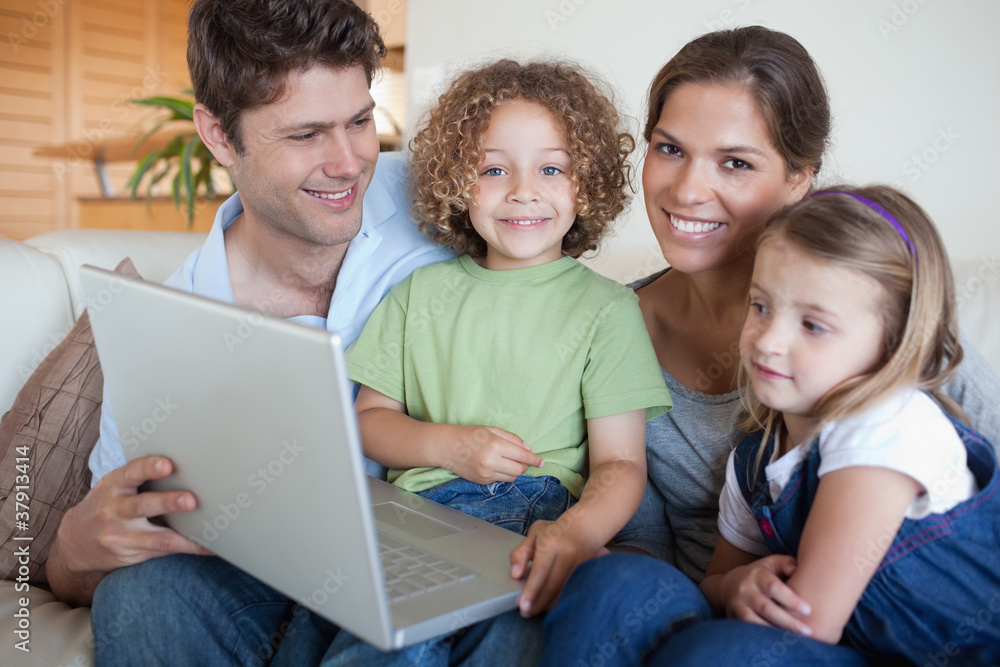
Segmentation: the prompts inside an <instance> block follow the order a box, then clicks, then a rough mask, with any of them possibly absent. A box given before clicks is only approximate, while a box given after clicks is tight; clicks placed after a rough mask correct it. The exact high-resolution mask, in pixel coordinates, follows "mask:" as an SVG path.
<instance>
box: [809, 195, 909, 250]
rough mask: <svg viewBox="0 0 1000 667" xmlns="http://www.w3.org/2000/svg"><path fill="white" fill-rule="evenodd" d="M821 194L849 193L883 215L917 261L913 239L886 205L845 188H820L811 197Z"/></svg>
mask: <svg viewBox="0 0 1000 667" xmlns="http://www.w3.org/2000/svg"><path fill="white" fill-rule="evenodd" d="M819 195H847V196H848V197H853V198H854V199H857V200H858V201H859V202H861V203H862V204H864V205H865V206H867V207H868V208H870V209H871V210H873V211H875V212H876V213H878V214H879V215H881V216H882V217H883V218H885V220H886V222H888V223H889V224H890V225H892V226H893V228H894V229H895V230H896V232H897V233H899V235H900V236H901V237H902V238H903V241H905V242H906V247H907V248H909V249H910V255H911V256H912V257H913V261H917V248H916V247H915V246H914V245H913V241H911V240H910V237H909V236H907V234H906V230H905V229H903V225H901V224H899V220H897V219H896V216H894V215H893V214H892V213H889V211H888V210H886V208H885V207H884V206H882V205H881V204H878V203H876V202H873V201H872V200H871V199H869V198H868V197H863V196H861V195H859V194H855V193H853V192H844V191H843V190H820V191H819V192H814V193H813V194H811V195H810V197H818V196H819Z"/></svg>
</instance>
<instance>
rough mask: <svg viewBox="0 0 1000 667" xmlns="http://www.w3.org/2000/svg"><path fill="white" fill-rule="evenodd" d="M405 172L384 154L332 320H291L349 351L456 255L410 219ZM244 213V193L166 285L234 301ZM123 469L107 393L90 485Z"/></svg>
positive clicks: (226, 206) (399, 157) (373, 468)
mask: <svg viewBox="0 0 1000 667" xmlns="http://www.w3.org/2000/svg"><path fill="white" fill-rule="evenodd" d="M406 170H407V163H406V158H405V155H404V154H403V153H382V154H380V155H379V159H378V163H377V165H376V168H375V174H374V176H373V177H372V182H371V183H370V184H369V186H368V189H367V191H366V192H365V195H364V202H363V203H364V209H363V216H362V221H361V231H359V232H358V235H357V236H355V237H354V238H353V239H352V240H351V242H350V244H349V245H348V246H347V254H346V255H345V256H344V262H343V264H342V265H341V267H340V273H339V274H338V275H337V285H336V287H335V288H334V291H333V297H332V298H331V300H330V311H329V313H328V314H327V317H326V319H323V318H321V317H316V316H312V315H303V316H299V317H293V318H291V319H292V321H295V322H300V323H303V324H308V325H310V326H314V327H317V328H321V327H325V328H326V329H328V330H329V331H336V332H337V333H338V334H340V336H341V338H342V339H343V341H344V347H345V348H346V347H347V346H348V345H350V344H351V343H353V342H354V341H355V340H356V339H357V338H358V336H360V335H361V330H362V329H363V328H364V326H365V322H367V321H368V317H369V316H370V315H371V314H372V311H373V310H375V306H377V305H378V303H379V301H381V300H382V297H384V296H385V295H386V294H387V293H388V292H389V289H390V288H391V287H392V286H393V285H395V284H396V283H398V282H399V281H400V280H402V279H403V278H405V277H406V276H408V275H410V273H411V272H412V271H413V270H414V269H415V268H417V267H418V266H424V265H425V264H431V263H432V262H438V261H441V260H444V259H451V258H452V257H453V256H454V253H452V252H451V251H450V250H447V249H445V248H442V247H440V246H438V245H436V244H435V243H434V242H432V241H431V240H430V239H428V238H427V237H426V236H424V235H423V234H421V233H420V230H418V229H417V226H416V225H415V224H414V223H413V221H412V220H411V219H410V215H409V209H410V204H411V201H410V198H409V196H408V195H407V174H406ZM242 212H243V203H242V202H241V201H240V198H239V194H238V193H237V194H234V195H233V196H232V197H230V198H229V199H228V200H226V201H225V203H223V204H222V206H220V207H219V210H218V212H217V213H216V215H215V223H214V224H213V225H212V229H211V231H209V233H208V237H207V238H206V239H205V244H204V245H203V246H202V247H200V248H198V249H197V250H195V251H194V252H192V253H191V254H190V255H189V256H188V258H187V261H185V262H184V265H183V266H181V268H180V269H178V270H177V271H176V272H175V273H174V274H173V275H172V276H170V277H169V278H168V279H167V280H166V282H164V285H166V286H168V287H173V288H175V289H179V290H183V291H185V292H191V293H193V294H198V295H201V296H205V297H208V298H211V299H216V300H218V301H223V302H225V303H233V301H234V299H233V286H232V283H230V281H229V264H228V261H227V260H226V247H225V241H224V239H223V232H224V231H225V229H226V228H227V227H229V225H231V224H232V223H233V221H235V220H236V218H237V217H239V215H240V214H241V213H242ZM355 391H356V388H355ZM123 465H125V454H124V451H123V449H122V441H121V439H120V437H119V430H118V425H117V424H116V423H115V418H114V414H113V412H112V410H111V405H110V403H109V401H108V393H107V390H106V389H105V392H104V403H103V405H102V409H101V438H100V440H99V441H98V443H97V445H96V446H95V447H94V451H93V452H92V453H91V455H90V470H91V472H93V480H92V482H91V484H96V483H97V480H99V479H100V478H101V477H103V476H104V475H105V474H106V473H108V472H110V471H111V470H114V469H115V468H118V467H121V466H123ZM367 470H368V473H369V474H379V473H380V472H381V471H382V470H384V469H382V468H381V466H377V465H376V464H374V463H372V462H370V461H369V462H368V465H367Z"/></svg>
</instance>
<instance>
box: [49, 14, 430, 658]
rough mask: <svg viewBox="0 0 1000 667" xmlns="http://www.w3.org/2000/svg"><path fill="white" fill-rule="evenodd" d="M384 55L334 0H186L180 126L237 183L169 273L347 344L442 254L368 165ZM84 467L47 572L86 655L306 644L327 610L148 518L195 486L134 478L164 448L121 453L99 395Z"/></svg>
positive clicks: (398, 170) (394, 179)
mask: <svg viewBox="0 0 1000 667" xmlns="http://www.w3.org/2000/svg"><path fill="white" fill-rule="evenodd" d="M384 55H385V46H384V44H383V43H382V40H381V38H380V37H379V34H378V28H377V26H376V25H375V23H374V22H373V20H372V19H371V17H370V16H368V15H367V14H365V13H364V12H363V11H362V10H360V9H359V8H358V7H357V6H356V5H354V4H353V3H352V2H350V1H349V0H243V1H241V2H238V3H234V2H230V1H229V0H196V2H195V3H194V4H193V6H192V8H191V13H190V18H189V36H188V65H189V67H190V70H191V78H192V83H193V86H194V91H195V98H196V100H197V102H198V103H197V105H196V106H195V117H194V119H195V126H196V128H197V130H198V133H199V135H200V136H201V138H202V139H203V141H204V142H205V144H206V146H207V147H208V148H209V150H211V151H212V153H213V155H215V156H216V158H217V159H218V160H219V162H220V163H222V164H223V165H225V166H227V167H228V168H229V170H230V173H231V174H232V177H233V181H234V182H235V183H236V186H237V191H238V194H236V195H234V196H233V197H232V198H231V199H230V200H228V201H227V202H226V203H225V204H223V206H222V207H221V208H220V209H219V212H218V214H217V216H216V220H215V225H214V226H213V228H212V230H211V232H210V233H209V236H208V238H207V239H206V241H205V245H204V246H203V247H202V248H201V249H199V250H198V251H196V252H195V253H193V254H192V255H191V257H189V259H188V261H187V262H186V263H185V264H184V266H183V267H181V269H180V270H179V271H178V272H177V273H175V274H174V275H173V276H172V277H171V278H170V279H168V281H167V284H168V285H171V286H174V287H178V288H180V289H184V290H187V291H191V292H195V293H198V294H202V295H204V296H208V297H212V298H216V299H218V300H221V301H228V302H232V303H235V304H237V305H240V306H243V307H247V308H251V309H255V310H257V311H259V312H261V313H264V314H266V315H271V316H277V317H283V318H291V319H295V320H297V321H302V322H305V323H307V324H312V325H314V326H324V327H326V328H328V329H331V330H337V331H338V332H339V333H340V334H341V336H342V337H343V338H344V339H345V342H347V343H350V342H352V341H353V340H354V339H355V338H356V337H357V336H358V335H359V334H360V332H361V329H362V327H363V326H364V323H365V321H366V320H367V319H368V316H369V315H370V314H371V311H372V310H373V309H374V307H375V306H376V304H377V303H378V301H379V300H380V299H381V298H382V296H384V295H385V293H386V292H388V290H389V288H390V287H391V286H392V285H393V284H395V283H396V282H398V281H399V280H401V279H402V278H404V277H405V276H406V275H408V274H409V273H410V272H411V271H412V270H413V269H414V268H416V267H418V266H421V265H423V264H427V263H430V262H433V261H438V260H441V259H445V258H447V257H449V256H450V255H449V253H447V252H446V251H444V250H442V249H440V248H437V247H436V246H434V245H433V244H432V243H431V242H430V241H429V240H427V239H425V238H424V237H423V236H422V235H421V234H420V233H419V232H418V231H417V228H416V226H415V225H414V224H413V223H412V222H411V221H410V219H409V216H408V209H409V205H410V202H409V199H408V198H407V196H406V193H405V165H404V164H403V163H402V162H401V161H400V160H398V159H397V158H396V157H395V156H383V158H382V161H381V162H380V164H379V167H378V169H376V161H377V160H379V154H378V148H379V147H378V138H377V136H376V133H375V126H374V123H373V120H372V111H373V108H374V106H375V103H374V101H373V100H372V97H371V95H370V93H369V87H370V84H371V81H372V77H373V76H374V74H375V73H376V71H377V68H378V66H379V62H380V60H381V58H382V57H383V56H384ZM91 468H92V470H93V471H94V478H95V480H96V481H95V484H94V486H93V488H92V489H91V491H90V493H89V494H88V495H87V496H86V497H85V498H84V500H83V501H82V502H81V503H80V504H79V505H78V506H77V507H75V508H73V509H72V510H70V511H69V512H67V514H66V516H65V517H64V519H63V522H62V525H61V526H60V528H59V532H58V535H57V539H56V542H55V544H54V545H53V548H52V551H51V553H50V556H49V561H48V573H49V582H50V584H51V586H52V590H53V591H54V592H55V593H56V595H57V596H58V597H60V598H61V599H63V600H66V601H68V602H72V603H74V604H81V605H83V604H90V603H91V601H93V602H94V610H93V624H94V629H95V642H96V646H95V650H96V651H97V654H98V660H99V661H107V662H117V663H122V664H124V663H126V662H128V663H130V664H150V660H154V659H158V660H162V661H163V662H164V664H193V663H200V664H226V663H229V662H238V663H242V664H262V663H264V662H266V661H268V660H270V659H271V657H272V656H274V655H275V653H276V652H277V653H278V658H279V659H283V660H288V661H289V662H290V663H292V664H305V663H307V662H317V661H318V660H319V658H320V657H321V656H322V652H323V651H324V650H325V647H326V644H328V643H329V641H330V640H331V639H332V636H333V633H335V631H336V629H335V628H333V626H331V625H330V624H329V623H326V622H325V621H323V620H322V619H319V618H316V617H313V616H312V615H311V614H308V613H307V612H305V611H304V610H302V609H299V611H298V613H296V612H295V609H296V608H295V605H294V604H293V603H292V602H291V601H290V600H288V599H287V598H285V597H284V596H283V595H281V594H279V593H277V592H276V591H273V590H271V589H269V588H268V587H266V586H264V585H263V584H260V583H259V582H257V581H255V580H254V579H252V578H251V577H249V576H248V575H246V574H244V573H242V572H241V571H239V570H237V569H236V568H233V567H232V566H230V565H228V564H227V563H225V562H224V561H221V560H220V559H218V558H216V557H210V556H208V555H207V554H208V553H209V552H207V551H206V550H205V549H203V548H202V547H200V546H199V545H197V544H196V543H194V542H191V541H190V540H188V539H186V538H185V537H183V536H182V535H180V534H179V533H176V532H174V531H172V530H170V529H169V528H166V527H163V526H161V525H157V524H155V523H153V522H151V521H150V518H151V517H156V516H159V515H162V514H165V513H167V512H176V511H190V510H192V509H194V507H195V503H196V501H195V498H194V496H193V494H191V493H189V492H184V491H178V492H167V493H152V492H143V491H140V488H139V487H140V486H141V485H142V484H143V483H145V482H147V481H149V480H153V479H160V478H163V477H167V476H169V475H170V474H171V472H172V464H171V462H170V461H169V460H167V459H164V458H162V457H147V458H142V459H136V460H133V461H131V462H129V463H127V464H126V463H125V459H124V456H123V453H122V447H121V442H120V439H119V437H118V429H117V426H116V425H115V423H114V419H113V414H112V410H111V406H110V405H108V404H107V403H106V404H105V410H104V414H103V415H102V427H101V440H100V442H99V443H98V446H97V448H95V451H94V454H93V456H92V458H91ZM125 566H134V567H127V568H126V567H125ZM102 582H103V585H102V586H101V589H100V592H99V594H98V595H96V596H95V590H97V588H98V585H99V584H102ZM182 587H183V590H182ZM167 588H170V590H165V589H167ZM133 590H134V591H136V597H130V598H129V597H127V595H126V594H127V593H128V592H130V591H133ZM160 593H162V594H163V595H159V594H160ZM123 596H125V597H123ZM192 610H196V611H197V616H193V615H192ZM123 614H125V615H126V616H123ZM123 626H124V627H123ZM293 634H294V635H295V639H294V641H293V640H292V639H291V637H292V636H293ZM178 638H180V640H179V639H178ZM285 638H288V639H289V641H283V640H284V639H285ZM128 644H132V646H128ZM279 646H280V649H281V650H280V651H278V649H279ZM130 651H131V652H130Z"/></svg>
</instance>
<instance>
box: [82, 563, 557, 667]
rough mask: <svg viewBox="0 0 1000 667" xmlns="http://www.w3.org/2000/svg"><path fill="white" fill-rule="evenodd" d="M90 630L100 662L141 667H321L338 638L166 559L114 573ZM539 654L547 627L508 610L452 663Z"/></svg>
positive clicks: (199, 567)
mask: <svg viewBox="0 0 1000 667" xmlns="http://www.w3.org/2000/svg"><path fill="white" fill-rule="evenodd" d="M91 625H92V627H93V630H94V641H95V653H96V657H97V663H98V664H100V665H128V666H131V665H143V666H144V667H145V666H153V665H169V666H171V667H173V666H175V665H213V667H215V666H217V665H246V666H252V667H260V666H263V665H272V666H276V667H285V666H289V667H290V666H294V667H305V666H307V665H319V664H321V662H322V661H323V657H324V655H325V653H326V652H327V650H328V649H329V648H330V644H331V643H332V642H333V639H334V638H335V636H336V635H337V628H336V626H334V625H333V624H331V623H329V622H327V621H326V620H324V619H322V618H321V617H319V616H316V615H315V614H312V613H311V612H309V611H308V610H306V609H305V608H304V607H299V606H297V605H296V604H295V603H294V602H292V601H291V600H289V599H288V598H286V597H285V596H284V595H282V594H281V593H278V592H277V591H275V590H273V589H271V588H270V587H268V586H266V585H264V584H262V583H260V582H259V581H257V580H256V579H254V578H253V577H251V576H250V575H248V574H245V573H244V572H243V571H241V570H239V569H238V568H236V567H234V566H232V565H230V564H229V563H227V562H226V561H224V560H222V559H220V558H216V557H214V556H186V555H176V556H164V557H162V558H154V559H152V560H149V561H146V562H144V563H140V564H138V565H133V566H131V567H126V568H122V569H120V570H116V571H115V572H112V573H111V574H109V575H108V576H107V577H106V578H105V580H104V581H103V582H101V585H100V586H99V587H98V589H97V592H96V594H95V596H94V605H93V609H92V613H91ZM541 646H542V624H541V620H539V619H537V618H535V619H530V620H525V619H522V618H521V617H520V616H518V615H517V612H516V611H512V612H508V613H506V614H502V615H500V616H497V617H496V618H494V619H492V620H490V621H484V622H482V623H478V624H476V625H475V626H473V627H472V628H469V629H468V630H466V631H465V632H464V633H461V634H460V635H457V636H456V637H455V639H454V640H453V642H452V644H451V646H450V655H449V657H448V664H450V665H463V667H485V666H486V665H501V664H503V665H533V664H535V663H536V662H537V661H538V657H539V655H540V654H541ZM427 658H428V659H432V657H431V656H427ZM421 664H426V663H424V661H423V660H421Z"/></svg>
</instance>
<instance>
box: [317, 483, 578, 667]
mask: <svg viewBox="0 0 1000 667" xmlns="http://www.w3.org/2000/svg"><path fill="white" fill-rule="evenodd" d="M420 495H421V496H423V497H425V498H428V499H430V500H433V501H435V502H438V503H441V504H442V505H447V506H448V507H451V508H453V509H457V510H460V511H461V512H464V513H465V514H468V515H470V516H474V517H476V518H479V519H483V520H484V521H489V522H490V523H492V524H496V525H498V526H501V527H503V528H507V529H509V530H513V531H515V532H518V533H521V534H522V535H524V534H526V533H527V532H528V528H529V527H530V526H531V524H532V523H534V522H535V521H539V520H545V521H555V520H556V519H558V518H559V516H560V515H562V513H563V512H565V511H566V510H567V509H569V508H570V506H571V505H572V504H573V502H574V499H573V496H572V495H571V494H570V492H569V490H567V489H566V487H564V486H563V485H562V484H560V483H559V480H557V479H556V478H555V477H518V478H517V479H515V480H514V481H513V482H494V483H492V484H476V483H475V482H470V481H468V480H464V479H456V480H453V481H451V482H446V483H444V484H441V485H439V486H436V487H434V488H431V489H427V490H426V491H422V492H420ZM484 624H485V625H490V624H493V625H496V624H502V625H504V626H505V627H507V628H509V629H510V631H511V632H512V634H511V636H510V637H509V642H508V644H507V645H506V646H503V647H499V646H498V647H497V648H498V650H500V651H501V652H499V653H497V654H496V655H494V656H493V660H494V662H493V664H497V665H500V664H510V665H533V664H535V663H536V662H537V661H538V658H539V656H540V653H541V637H540V634H541V620H540V619H538V618H537V617H536V618H533V619H528V620H525V619H522V618H520V617H519V616H518V615H517V612H516V611H511V612H507V613H506V614H503V615H501V616H499V617H497V618H496V619H493V620H491V621H483V622H482V623H477V624H475V625H473V626H471V627H469V628H466V629H465V630H463V631H461V632H459V633H457V634H456V635H452V636H451V637H439V638H437V639H430V640H428V641H425V642H421V643H419V644H415V645H413V646H410V647H407V648H405V649H401V650H399V651H391V652H389V653H384V652H382V651H380V650H378V649H377V648H375V647H374V646H371V645H370V644H367V643H365V642H363V641H361V640H360V639H358V638H356V637H354V636H353V635H351V634H350V633H349V632H346V631H341V632H340V633H339V634H338V635H337V638H336V639H335V640H334V642H333V644H332V645H331V646H330V650H329V651H328V652H327V654H326V657H325V658H324V659H323V665H324V667H334V666H336V667H344V666H346V665H365V666H372V667H373V666H376V665H377V666H379V667H390V666H394V667H395V666H398V667H403V666H409V665H421V666H422V667H431V666H434V665H436V666H438V667H446V666H447V665H453V664H457V663H458V660H457V658H458V655H457V650H456V649H457V648H458V643H459V642H461V641H462V640H463V639H464V638H465V636H466V635H468V634H476V633H480V632H482V631H483V628H482V626H484ZM494 634H495V633H494Z"/></svg>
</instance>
